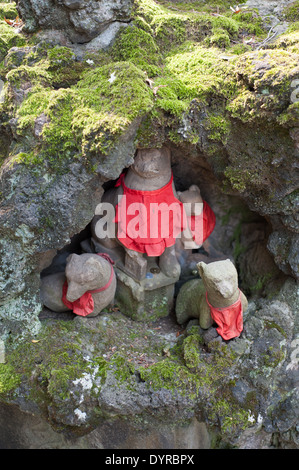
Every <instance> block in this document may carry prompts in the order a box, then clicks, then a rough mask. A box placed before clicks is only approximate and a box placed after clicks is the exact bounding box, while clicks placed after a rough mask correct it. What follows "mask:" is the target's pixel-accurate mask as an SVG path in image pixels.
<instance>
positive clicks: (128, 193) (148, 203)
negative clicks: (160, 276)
mask: <svg viewBox="0 0 299 470" xmlns="http://www.w3.org/2000/svg"><path fill="white" fill-rule="evenodd" d="M124 178H125V175H124V174H122V175H121V176H120V178H119V180H118V181H117V183H116V187H117V186H120V185H122V188H123V196H122V197H121V200H120V202H119V203H118V204H117V206H116V217H115V222H116V223H118V232H117V238H118V239H119V241H120V242H121V243H122V244H123V245H124V246H125V247H127V248H129V249H131V250H134V251H138V252H139V253H146V254H147V255H148V256H160V255H161V254H162V253H163V252H164V250H165V248H167V247H170V246H173V245H174V244H175V240H176V238H177V237H178V236H179V235H180V233H181V232H182V231H183V230H184V229H185V228H186V226H187V218H186V214H185V211H184V206H183V203H182V202H181V201H179V200H178V199H177V198H176V197H175V196H174V194H173V189H172V182H173V175H171V178H170V180H169V182H168V183H167V184H166V185H165V186H163V187H162V188H160V189H156V190H154V191H142V190H135V189H131V188H128V187H127V186H126V185H125V181H124Z"/></svg>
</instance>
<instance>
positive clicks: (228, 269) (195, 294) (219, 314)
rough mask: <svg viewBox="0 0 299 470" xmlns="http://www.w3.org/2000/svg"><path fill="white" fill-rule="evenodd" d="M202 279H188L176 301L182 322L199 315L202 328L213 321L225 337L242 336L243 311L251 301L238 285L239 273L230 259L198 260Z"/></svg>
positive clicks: (220, 333) (206, 327)
mask: <svg viewBox="0 0 299 470" xmlns="http://www.w3.org/2000/svg"><path fill="white" fill-rule="evenodd" d="M197 267H198V271H199V274H200V276H201V279H195V280H192V281H189V282H187V283H185V284H184V285H183V286H182V288H181V290H180V292H179V294H178V296H177V301H176V317H177V321H178V323H180V324H182V323H184V322H186V321H187V320H189V319H190V318H198V319H199V324H200V326H201V328H203V329H208V328H209V327H210V326H212V325H213V323H216V324H217V325H218V327H217V332H218V334H219V335H220V336H221V337H222V338H223V339H224V340H229V339H232V338H235V337H238V336H239V335H240V334H241V332H242V330H243V312H244V311H245V310H246V309H247V307H248V302H247V299H246V297H245V295H244V294H243V292H241V291H240V289H239V288H238V273H237V270H236V268H235V266H234V264H233V263H232V262H231V261H230V260H229V259H226V260H221V261H215V262H213V263H209V264H206V263H204V262H200V263H198V264H197Z"/></svg>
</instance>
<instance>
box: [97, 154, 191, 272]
mask: <svg viewBox="0 0 299 470" xmlns="http://www.w3.org/2000/svg"><path fill="white" fill-rule="evenodd" d="M102 202H104V203H110V204H112V205H113V207H114V208H115V215H116V217H115V223H116V224H117V230H116V234H117V235H116V238H114V239H111V238H109V237H106V238H105V239H103V238H101V237H99V236H98V235H99V233H98V231H97V229H96V227H97V222H98V221H99V219H100V216H95V218H94V220H93V222H92V237H93V239H94V240H95V241H96V242H98V243H101V244H102V245H103V246H106V247H107V248H113V247H116V246H117V245H119V244H120V245H122V246H123V247H124V249H125V253H126V255H125V269H126V271H127V272H128V273H130V274H131V275H132V277H133V278H135V279H137V280H141V279H144V278H145V276H146V273H147V259H146V257H158V258H159V263H158V264H159V269H160V270H161V271H162V272H163V273H164V275H165V276H168V277H171V278H177V277H178V276H179V275H180V264H179V262H178V260H177V257H176V253H175V242H176V238H177V237H178V236H179V235H180V234H181V233H182V231H183V230H185V229H187V219H186V218H185V213H184V207H183V204H182V202H181V201H180V200H179V198H178V196H177V194H176V190H175V186H174V183H173V176H172V171H171V154H170V151H169V149H168V148H166V147H163V148H162V149H139V150H138V151H137V155H136V157H135V161H134V163H133V165H132V166H131V167H130V168H129V169H128V170H127V172H126V173H123V174H122V175H121V176H120V178H119V180H118V181H117V183H116V187H115V188H113V189H111V190H109V191H107V192H106V193H105V194H104V197H103V199H102ZM144 255H146V257H144Z"/></svg>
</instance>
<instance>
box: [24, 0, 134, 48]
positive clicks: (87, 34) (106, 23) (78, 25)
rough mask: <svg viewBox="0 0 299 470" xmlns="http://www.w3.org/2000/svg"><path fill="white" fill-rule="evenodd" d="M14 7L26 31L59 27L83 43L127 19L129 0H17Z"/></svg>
mask: <svg viewBox="0 0 299 470" xmlns="http://www.w3.org/2000/svg"><path fill="white" fill-rule="evenodd" d="M17 8H18V12H19V14H20V16H21V17H22V18H23V19H24V20H25V28H26V30H27V31H30V32H33V31H36V30H37V29H38V28H43V29H46V30H57V31H63V33H64V34H65V35H66V37H67V38H68V39H69V40H70V41H71V42H73V43H85V42H89V41H91V40H92V39H94V38H95V37H96V36H99V35H100V34H101V33H103V32H104V31H105V30H106V29H107V28H109V27H111V25H112V24H113V23H114V24H116V23H119V24H121V23H125V22H128V21H130V19H131V8H132V1H131V0H115V1H109V2H104V1H94V0H88V1H86V0H84V1H77V0H74V1H73V0H30V1H29V2H28V1H23V0H19V1H18V2H17Z"/></svg>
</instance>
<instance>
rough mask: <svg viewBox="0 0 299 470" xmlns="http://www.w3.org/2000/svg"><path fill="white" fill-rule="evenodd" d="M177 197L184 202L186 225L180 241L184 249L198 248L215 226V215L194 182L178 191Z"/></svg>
mask: <svg viewBox="0 0 299 470" xmlns="http://www.w3.org/2000/svg"><path fill="white" fill-rule="evenodd" d="M177 194H178V197H179V199H180V201H181V202H182V203H183V204H184V209H185V213H186V216H187V222H188V227H187V229H186V230H185V231H184V232H183V233H182V236H181V241H182V243H183V246H184V248H185V249H196V248H199V247H200V246H201V245H202V244H203V243H204V242H205V240H206V239H207V238H208V237H209V236H210V235H211V233H212V232H213V230H214V228H215V224H216V217H215V214H214V212H213V211H212V209H211V208H210V206H209V205H208V203H207V202H206V201H204V200H203V199H202V197H201V194H200V189H199V187H198V186H197V185H196V184H193V185H192V186H190V188H189V189H187V190H186V191H182V192H180V191H178V193H177Z"/></svg>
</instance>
